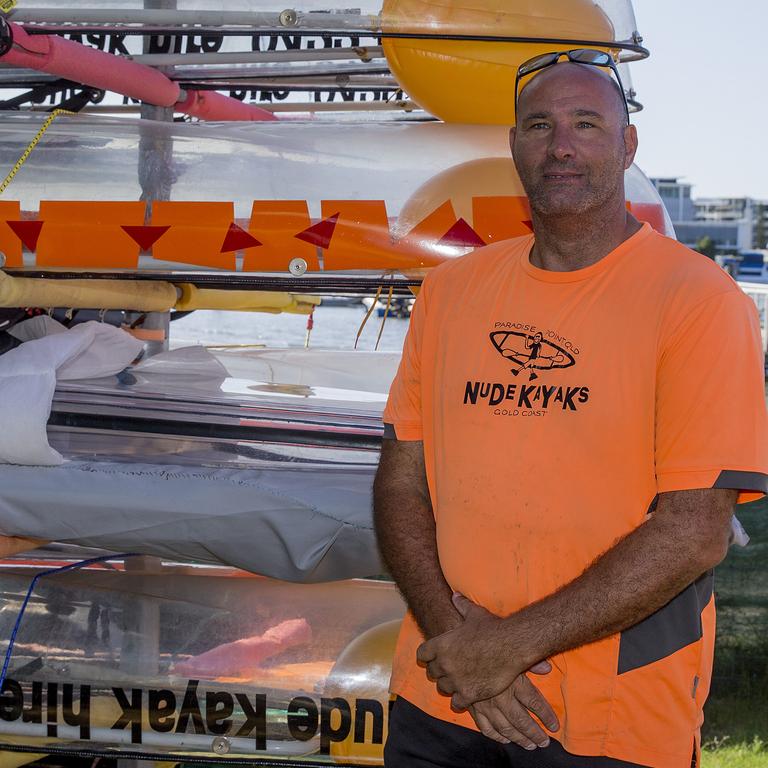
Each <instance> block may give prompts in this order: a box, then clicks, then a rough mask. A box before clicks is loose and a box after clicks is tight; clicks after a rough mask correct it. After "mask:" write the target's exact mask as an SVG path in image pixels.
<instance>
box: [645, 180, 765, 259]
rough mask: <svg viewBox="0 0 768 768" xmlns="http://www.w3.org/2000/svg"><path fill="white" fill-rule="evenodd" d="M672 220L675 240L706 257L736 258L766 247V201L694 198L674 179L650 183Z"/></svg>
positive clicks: (690, 188)
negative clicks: (706, 253) (703, 247)
mask: <svg viewBox="0 0 768 768" xmlns="http://www.w3.org/2000/svg"><path fill="white" fill-rule="evenodd" d="M651 181H652V182H653V184H654V186H655V187H656V189H657V190H658V192H659V195H660V196H661V199H662V200H663V201H664V206H665V207H666V209H667V212H668V213H669V217H670V218H671V219H672V223H673V224H674V227H675V232H676V234H677V238H678V240H680V242H682V243H684V244H685V245H687V246H689V247H690V248H698V249H700V250H701V244H702V243H707V244H708V247H709V248H710V249H711V253H710V254H709V255H712V256H714V255H729V254H738V253H742V252H744V251H750V250H762V249H764V248H766V247H768V242H767V241H768V201H766V200H754V199H753V198H750V197H731V198H712V197H706V198H698V199H696V198H694V197H693V195H692V185H691V184H688V183H687V182H685V181H682V180H680V179H678V178H660V179H651Z"/></svg>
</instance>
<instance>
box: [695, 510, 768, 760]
mask: <svg viewBox="0 0 768 768" xmlns="http://www.w3.org/2000/svg"><path fill="white" fill-rule="evenodd" d="M737 513H738V516H739V519H740V520H741V521H742V523H743V524H744V527H745V528H746V529H747V532H748V533H749V535H750V536H751V537H752V541H751V542H750V544H749V546H748V547H747V548H746V549H732V550H731V552H730V553H729V555H728V557H727V558H726V560H725V562H723V563H722V564H721V565H720V566H718V568H717V572H716V574H715V592H716V596H717V603H718V617H717V645H716V651H715V668H714V675H713V684H712V692H711V694H710V697H709V700H708V701H707V705H706V708H705V710H704V714H705V721H704V728H703V733H702V739H703V743H704V749H703V754H702V762H701V765H702V768H768V502H767V501H766V500H765V499H763V500H761V501H759V502H755V503H754V504H749V505H743V506H741V507H739V509H738V510H737Z"/></svg>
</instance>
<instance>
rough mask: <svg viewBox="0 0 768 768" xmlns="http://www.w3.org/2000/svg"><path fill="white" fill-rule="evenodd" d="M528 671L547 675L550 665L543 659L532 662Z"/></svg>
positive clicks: (550, 669)
mask: <svg viewBox="0 0 768 768" xmlns="http://www.w3.org/2000/svg"><path fill="white" fill-rule="evenodd" d="M528 671H529V672H533V674H534V675H548V674H549V673H550V672H551V671H552V665H551V664H550V663H549V662H548V661H547V660H546V659H544V661H540V662H539V663H538V664H534V665H533V666H532V667H531V668H530V669H529V670H528Z"/></svg>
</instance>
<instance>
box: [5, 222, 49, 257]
mask: <svg viewBox="0 0 768 768" xmlns="http://www.w3.org/2000/svg"><path fill="white" fill-rule="evenodd" d="M5 223H6V224H7V225H8V226H9V227H10V228H11V229H12V230H13V233H14V234H15V235H16V237H18V238H19V240H21V242H22V243H24V246H25V247H26V249H27V250H28V251H34V250H36V249H37V239H38V238H39V237H40V230H41V229H42V228H43V223H44V222H42V221H6V222H5Z"/></svg>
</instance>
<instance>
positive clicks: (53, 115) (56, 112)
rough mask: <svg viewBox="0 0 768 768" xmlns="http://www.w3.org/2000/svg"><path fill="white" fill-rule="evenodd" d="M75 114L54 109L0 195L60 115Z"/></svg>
mask: <svg viewBox="0 0 768 768" xmlns="http://www.w3.org/2000/svg"><path fill="white" fill-rule="evenodd" d="M74 114H75V113H74V112H70V111H69V110H68V109H54V110H53V112H51V114H50V115H48V117H47V118H46V120H45V122H44V123H43V124H42V125H41V126H40V130H39V131H38V132H37V133H36V134H35V138H34V139H32V141H30V142H29V145H28V146H27V148H26V149H25V150H24V151H23V152H22V153H21V157H20V158H19V159H18V160H17V161H16V165H14V166H13V168H12V169H11V172H10V173H9V174H8V175H7V176H6V177H5V179H4V180H3V183H2V184H0V195H2V194H3V192H5V190H6V189H7V188H8V185H9V184H10V183H11V182H12V181H13V177H14V176H15V175H16V174H17V173H18V172H19V169H20V168H21V166H22V165H24V163H25V162H26V160H27V158H28V157H29V156H30V155H31V154H32V150H33V149H34V148H35V147H36V146H37V145H38V142H39V141H40V139H42V138H43V134H44V133H45V132H46V131H47V130H48V129H49V128H50V127H51V123H52V122H53V121H54V120H55V119H56V118H57V117H58V116H59V115H74Z"/></svg>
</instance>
